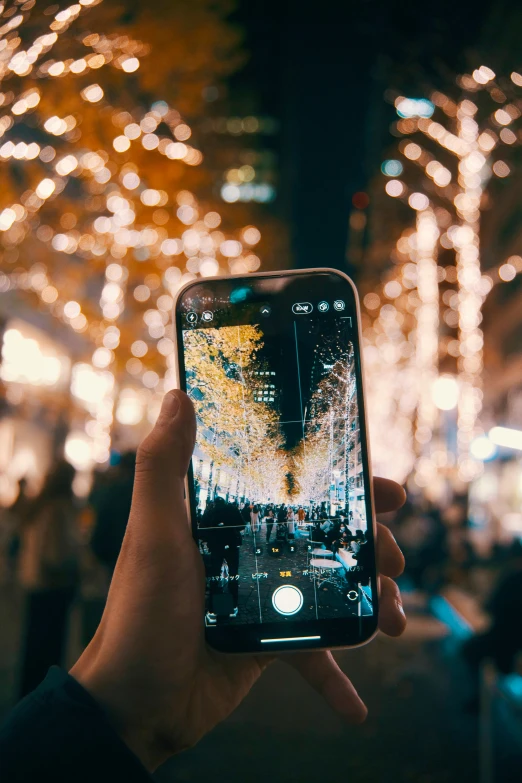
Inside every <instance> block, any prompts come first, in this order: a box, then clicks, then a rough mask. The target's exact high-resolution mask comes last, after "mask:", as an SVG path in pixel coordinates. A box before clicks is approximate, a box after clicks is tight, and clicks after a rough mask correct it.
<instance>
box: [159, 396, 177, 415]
mask: <svg viewBox="0 0 522 783" xmlns="http://www.w3.org/2000/svg"><path fill="white" fill-rule="evenodd" d="M178 409H179V396H178V394H177V393H176V392H175V391H174V392H172V391H170V392H169V393H168V394H166V395H165V397H164V398H163V403H162V405H161V413H162V414H163V415H164V416H169V417H172V418H173V417H174V416H175V415H176V414H177V412H178Z"/></svg>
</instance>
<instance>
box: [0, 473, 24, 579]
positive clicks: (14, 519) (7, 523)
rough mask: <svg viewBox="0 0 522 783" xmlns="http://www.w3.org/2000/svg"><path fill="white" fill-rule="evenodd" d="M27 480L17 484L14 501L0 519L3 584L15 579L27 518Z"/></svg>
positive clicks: (22, 479)
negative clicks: (3, 571) (0, 527)
mask: <svg viewBox="0 0 522 783" xmlns="http://www.w3.org/2000/svg"><path fill="white" fill-rule="evenodd" d="M26 489H27V480H26V479H25V478H21V479H20V481H19V482H18V494H17V496H16V500H15V501H14V502H13V503H12V504H11V505H10V506H8V507H7V508H6V509H4V511H3V513H2V517H1V522H2V531H1V533H2V535H1V541H2V545H3V550H4V551H3V552H2V555H3V557H2V560H3V562H4V565H5V574H4V575H3V576H4V577H5V582H6V583H7V584H10V585H13V584H15V582H16V579H17V575H18V574H17V572H18V561H19V556H20V547H21V542H22V529H23V525H24V523H25V520H26V518H27V512H28V510H29V507H30V504H31V501H30V500H29V498H28V497H27V494H26Z"/></svg>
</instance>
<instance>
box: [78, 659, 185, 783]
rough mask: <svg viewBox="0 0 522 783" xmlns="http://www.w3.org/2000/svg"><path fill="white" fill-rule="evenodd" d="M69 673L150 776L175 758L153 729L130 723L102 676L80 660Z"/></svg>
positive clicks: (123, 708)
mask: <svg viewBox="0 0 522 783" xmlns="http://www.w3.org/2000/svg"><path fill="white" fill-rule="evenodd" d="M69 674H70V675H71V677H74V679H75V680H76V681H77V682H78V683H79V684H80V685H81V686H82V688H84V689H85V690H86V691H87V693H89V695H90V696H92V698H93V699H94V700H95V701H96V703H97V704H98V706H99V707H100V709H101V710H102V711H103V712H104V714H105V716H106V718H107V720H108V722H109V723H110V725H111V726H112V728H113V729H114V731H115V732H116V734H118V736H119V737H120V739H121V740H122V741H123V742H124V743H125V745H126V746H127V747H128V748H129V750H130V751H131V752H132V753H133V754H134V755H135V756H136V757H137V758H138V759H139V761H140V762H141V763H142V764H143V766H144V767H145V769H146V770H147V771H148V772H149V773H153V772H154V771H155V770H156V769H157V768H158V767H159V766H160V765H161V764H163V762H164V761H166V760H167V759H168V758H169V756H170V755H172V754H171V753H168V752H167V751H166V750H165V749H163V750H162V749H161V747H160V746H161V742H159V741H158V738H157V736H156V733H155V731H154V730H153V729H152V728H150V727H148V726H144V725H137V724H134V723H133V722H132V720H129V714H128V711H127V710H126V709H125V707H124V706H123V705H122V704H121V703H120V700H119V699H118V698H117V697H115V694H114V689H113V688H109V689H108V688H106V687H104V686H103V684H102V682H101V679H100V677H98V676H97V675H96V673H95V672H94V671H93V670H92V669H90V670H89V669H87V668H86V667H84V666H83V665H82V661H81V658H80V660H79V661H78V662H77V663H76V664H75V665H74V666H73V667H72V669H71V670H70V671H69Z"/></svg>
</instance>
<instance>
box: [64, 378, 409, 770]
mask: <svg viewBox="0 0 522 783" xmlns="http://www.w3.org/2000/svg"><path fill="white" fill-rule="evenodd" d="M195 434H196V422H195V416H194V409H193V407H192V403H191V402H190V400H189V398H188V397H187V396H186V395H185V394H184V393H183V392H180V391H174V392H169V394H167V395H166V397H165V399H164V401H163V407H162V409H161V413H160V416H159V418H158V421H157V423H156V426H155V427H154V429H153V430H152V432H151V433H150V435H148V437H147V438H146V439H145V440H144V442H143V443H142V444H141V446H140V448H139V450H138V455H137V462H136V477H135V482H134V493H133V498H132V508H131V512H130V517H129V523H128V526H127V531H126V534H125V539H124V541H123V546H122V550H121V553H120V557H119V559H118V563H117V565H116V569H115V572H114V577H113V580H112V583H111V587H110V591H109V595H108V599H107V605H106V608H105V611H104V614H103V618H102V620H101V623H100V626H99V628H98V630H97V632H96V634H95V636H94V639H93V640H92V642H91V643H90V644H89V646H88V647H87V648H86V650H85V651H84V653H83V654H82V656H81V657H80V659H79V660H78V662H77V663H76V664H75V665H74V666H73V668H72V669H71V672H70V673H71V675H72V676H73V677H75V678H76V679H77V680H78V682H80V683H81V684H82V685H83V687H85V688H86V689H87V690H88V691H89V692H90V693H91V695H92V696H93V697H94V698H95V699H96V700H97V701H98V703H99V704H100V705H101V706H102V707H104V708H105V710H106V712H107V714H108V716H109V718H110V719H111V720H112V722H113V725H114V726H115V728H116V730H117V731H118V732H119V733H120V735H121V736H122V738H123V739H124V741H125V742H126V743H127V745H128V746H129V747H130V748H131V750H132V751H133V752H134V753H135V754H136V755H137V756H138V757H139V758H140V759H141V761H142V762H143V764H144V765H145V767H147V769H149V770H150V771H153V770H154V769H156V768H157V767H158V766H159V765H160V764H161V763H163V761H165V760H166V759H167V758H168V757H169V756H171V755H173V754H174V753H178V752H180V751H182V750H184V749H186V748H189V747H191V746H192V745H194V744H195V743H196V742H198V740H199V739H201V737H202V736H203V735H204V734H206V733H207V732H208V731H210V730H211V729H212V728H213V727H214V726H215V725H216V724H218V723H220V722H221V721H222V720H224V719H225V718H226V717H227V716H228V715H229V714H230V713H231V712H232V711H233V710H234V709H235V708H236V707H237V706H238V704H239V703H240V702H241V701H242V700H243V699H244V697H245V696H246V694H247V693H248V692H249V690H250V689H251V687H252V685H253V684H254V683H255V681H256V680H257V679H258V677H259V676H260V674H261V673H262V671H263V669H265V668H266V667H267V666H268V665H269V663H271V661H272V660H274V658H273V657H268V656H265V655H251V656H231V655H225V654H222V653H218V652H216V651H214V650H212V649H211V648H209V647H207V646H206V644H205V637H204V631H203V621H202V618H203V614H204V601H205V572H204V567H203V561H202V558H201V556H200V553H199V551H198V547H197V546H196V544H195V542H194V540H193V538H192V534H191V531H190V526H189V523H188V519H187V514H186V510H185V503H184V478H185V475H186V473H187V469H188V465H189V461H190V458H191V455H192V451H193V448H194V440H195ZM375 499H376V505H377V511H381V512H383V511H393V510H394V509H397V508H399V507H400V506H401V505H402V503H403V502H404V499H405V495H404V492H403V490H402V489H401V487H399V486H398V485H397V484H395V483H394V482H392V481H386V480H385V479H376V480H375ZM377 543H378V557H379V569H380V571H381V574H382V576H381V597H380V613H379V626H380V628H381V630H382V631H384V632H385V633H387V634H389V635H391V636H398V635H399V634H401V633H402V631H403V630H404V627H405V624H406V619H405V617H404V613H403V611H402V605H401V601H400V594H399V590H398V588H397V586H396V584H395V583H394V582H393V581H392V579H391V578H390V577H393V576H398V575H399V574H400V573H401V572H402V569H403V565H404V561H403V557H402V554H401V552H400V550H399V548H398V546H397V544H396V543H395V540H394V538H393V536H392V534H391V533H390V532H389V530H388V529H387V528H385V527H383V526H382V525H379V533H378V542H377ZM284 660H286V661H288V662H289V663H290V664H291V665H292V666H294V667H295V668H296V669H298V670H299V671H300V672H301V674H302V675H303V677H304V678H305V679H306V680H307V681H308V682H309V683H310V684H311V685H312V686H313V687H314V688H316V689H317V690H318V691H319V692H320V693H321V694H322V695H323V696H324V698H325V699H326V701H327V702H328V703H329V704H330V705H331V706H332V707H333V709H335V710H336V711H337V712H338V713H339V714H340V715H342V716H343V717H345V718H346V719H348V720H350V721H352V722H360V721H362V720H364V718H365V716H366V707H365V706H364V704H363V703H362V701H361V700H360V699H359V697H358V695H357V693H356V691H355V689H354V687H353V686H352V684H351V683H350V681H349V680H348V678H347V677H346V676H345V675H344V674H343V672H342V671H341V670H340V669H339V667H338V666H337V664H336V663H335V661H334V659H333V657H332V654H331V653H330V652H312V653H300V654H293V655H291V656H288V655H285V656H284Z"/></svg>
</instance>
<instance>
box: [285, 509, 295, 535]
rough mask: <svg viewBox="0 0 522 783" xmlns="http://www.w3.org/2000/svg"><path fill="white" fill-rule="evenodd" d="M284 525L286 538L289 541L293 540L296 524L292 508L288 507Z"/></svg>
mask: <svg viewBox="0 0 522 783" xmlns="http://www.w3.org/2000/svg"><path fill="white" fill-rule="evenodd" d="M286 523H287V525H288V537H289V538H290V539H293V538H295V532H296V529H297V524H296V518H295V514H294V509H293V508H292V506H288V512H287V514H286Z"/></svg>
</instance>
